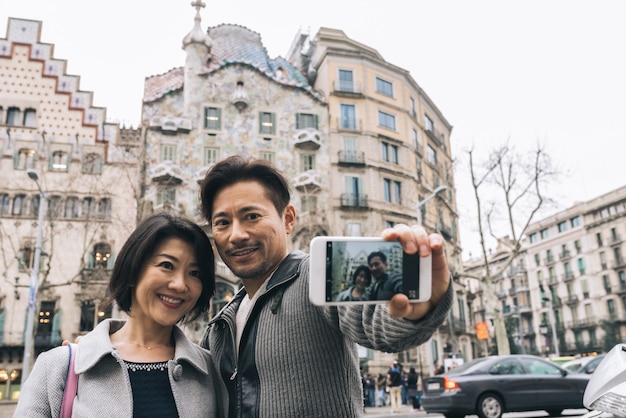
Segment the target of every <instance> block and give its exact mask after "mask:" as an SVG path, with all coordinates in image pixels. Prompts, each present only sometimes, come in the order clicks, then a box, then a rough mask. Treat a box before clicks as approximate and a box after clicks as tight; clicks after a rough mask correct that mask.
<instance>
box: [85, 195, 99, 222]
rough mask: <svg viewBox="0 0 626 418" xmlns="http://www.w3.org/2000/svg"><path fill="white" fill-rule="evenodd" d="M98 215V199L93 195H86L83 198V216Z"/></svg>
mask: <svg viewBox="0 0 626 418" xmlns="http://www.w3.org/2000/svg"><path fill="white" fill-rule="evenodd" d="M95 216H96V200H95V199H94V198H93V197H86V198H84V199H83V212H82V217H83V218H85V219H91V218H94V217H95Z"/></svg>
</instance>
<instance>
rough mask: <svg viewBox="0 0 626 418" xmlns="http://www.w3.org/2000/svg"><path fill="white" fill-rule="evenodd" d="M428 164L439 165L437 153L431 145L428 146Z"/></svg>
mask: <svg viewBox="0 0 626 418" xmlns="http://www.w3.org/2000/svg"><path fill="white" fill-rule="evenodd" d="M427 158H428V162H429V163H431V164H432V165H436V164H437V151H435V149H434V148H433V147H431V146H430V145H429V146H428V154H427Z"/></svg>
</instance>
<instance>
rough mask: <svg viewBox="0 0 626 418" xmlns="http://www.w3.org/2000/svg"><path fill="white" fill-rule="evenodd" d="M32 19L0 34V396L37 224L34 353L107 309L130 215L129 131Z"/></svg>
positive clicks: (10, 371)
mask: <svg viewBox="0 0 626 418" xmlns="http://www.w3.org/2000/svg"><path fill="white" fill-rule="evenodd" d="M41 25H42V24H41V22H38V21H31V20H24V19H13V18H11V19H9V23H8V28H7V36H6V38H4V39H0V178H1V179H2V181H0V250H1V257H0V275H1V281H0V399H7V398H15V397H16V396H18V395H19V389H20V386H19V383H20V379H21V376H20V372H21V368H22V359H23V355H24V340H25V329H26V325H25V324H26V318H27V310H28V303H29V300H30V299H31V298H30V297H29V294H30V291H31V289H35V287H33V286H31V277H33V276H31V274H32V273H33V272H32V270H33V268H34V267H35V260H34V258H35V253H36V248H35V245H36V236H37V229H38V228H41V236H42V241H41V242H42V245H41V256H40V260H39V261H40V262H39V274H37V272H35V276H34V277H36V278H38V287H37V292H36V296H37V297H36V306H35V312H34V313H35V319H36V322H37V323H36V325H35V329H36V334H35V337H34V354H35V356H36V354H37V353H39V352H41V351H43V350H46V349H48V348H50V347H53V346H56V345H58V344H59V343H60V342H61V340H62V339H68V340H73V339H74V338H75V337H76V335H78V334H80V333H81V332H86V331H89V330H91V329H92V328H93V326H94V324H95V323H97V322H98V320H99V319H100V318H102V317H103V316H106V315H107V313H106V312H104V311H103V310H102V309H99V305H100V303H101V302H102V301H103V300H104V299H105V296H106V295H105V291H106V287H105V284H106V283H108V275H109V272H110V269H111V268H112V263H113V261H114V259H115V253H116V251H118V250H119V248H120V246H121V244H122V243H123V240H124V238H123V237H125V236H127V235H128V234H129V232H130V231H131V230H132V229H133V227H134V223H135V219H136V212H137V209H136V208H137V196H136V190H137V189H138V187H137V186H138V182H137V179H138V170H137V168H138V166H139V165H138V162H137V158H136V156H135V153H136V150H137V149H139V145H140V135H139V133H138V132H137V131H135V130H126V129H123V130H120V128H119V127H118V126H116V125H113V124H108V123H106V122H105V120H106V109H104V108H98V107H94V106H92V99H93V94H92V93H91V92H87V91H81V90H80V86H79V77H78V76H75V75H68V74H67V73H66V71H65V69H66V61H64V60H61V59H58V58H55V57H54V56H53V45H52V44H48V43H43V42H41V40H40V33H41ZM33 178H34V179H36V180H37V182H35V181H34V180H33ZM42 199H45V201H46V203H47V205H45V206H44V207H46V206H47V210H46V211H45V214H44V222H43V225H39V224H38V222H37V219H38V214H39V208H40V206H42ZM35 356H31V358H34V357H35Z"/></svg>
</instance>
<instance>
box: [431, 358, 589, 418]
mask: <svg viewBox="0 0 626 418" xmlns="http://www.w3.org/2000/svg"><path fill="white" fill-rule="evenodd" d="M589 378H590V376H589V375H587V374H581V373H572V372H568V371H567V370H565V369H562V368H561V367H559V366H557V365H556V364H554V363H552V362H549V361H546V360H544V359H542V358H541V357H537V356H531V355H519V354H513V355H509V356H490V357H482V358H478V359H475V360H472V361H470V362H468V363H465V364H463V365H461V366H459V367H457V368H455V369H452V370H450V371H449V372H448V373H446V374H443V375H437V376H433V377H429V378H427V379H424V395H423V396H422V406H423V407H424V410H426V412H428V413H431V412H436V413H441V414H444V415H445V416H446V418H462V417H464V416H465V415H473V414H477V415H478V416H479V417H480V418H500V417H501V416H502V414H503V413H504V412H521V411H536V410H545V411H547V412H548V414H549V415H551V416H559V415H561V412H562V411H563V410H564V409H570V408H583V407H584V406H583V394H584V392H585V387H586V386H587V382H588V381H589Z"/></svg>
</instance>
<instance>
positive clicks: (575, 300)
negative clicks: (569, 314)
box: [565, 295, 578, 305]
mask: <svg viewBox="0 0 626 418" xmlns="http://www.w3.org/2000/svg"><path fill="white" fill-rule="evenodd" d="M565 303H567V304H568V305H576V304H577V303H578V296H576V295H569V296H568V297H567V298H565Z"/></svg>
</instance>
